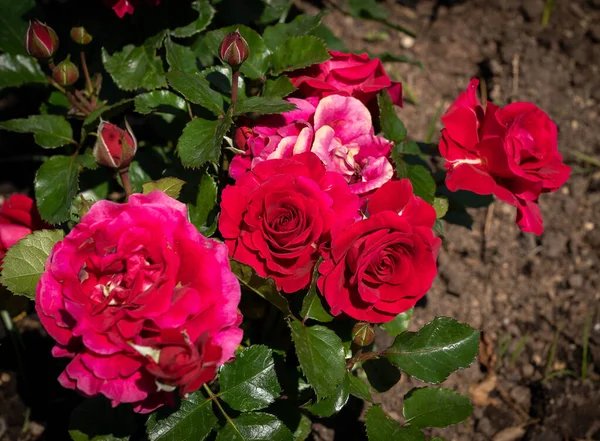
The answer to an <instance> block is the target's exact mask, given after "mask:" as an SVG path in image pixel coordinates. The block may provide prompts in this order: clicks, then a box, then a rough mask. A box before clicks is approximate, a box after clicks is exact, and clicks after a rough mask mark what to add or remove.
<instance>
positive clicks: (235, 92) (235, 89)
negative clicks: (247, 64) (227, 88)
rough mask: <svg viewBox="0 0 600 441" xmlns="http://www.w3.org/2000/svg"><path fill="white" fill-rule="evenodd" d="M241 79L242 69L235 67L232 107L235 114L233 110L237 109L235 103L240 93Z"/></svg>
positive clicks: (232, 77) (232, 83) (232, 78)
mask: <svg viewBox="0 0 600 441" xmlns="http://www.w3.org/2000/svg"><path fill="white" fill-rule="evenodd" d="M239 81H240V71H239V70H238V69H233V72H232V74H231V107H232V111H231V113H232V114H233V110H235V103H236V102H237V95H238V84H239Z"/></svg>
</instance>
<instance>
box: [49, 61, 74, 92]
mask: <svg viewBox="0 0 600 441" xmlns="http://www.w3.org/2000/svg"><path fill="white" fill-rule="evenodd" d="M70 58H71V57H70V56H68V57H67V59H66V60H64V61H61V62H60V63H58V64H57V65H56V66H55V67H54V69H52V78H54V81H56V82H57V83H58V84H60V85H61V86H70V85H71V84H74V83H75V81H77V80H78V79H79V69H78V68H77V66H75V65H74V64H73V63H72V62H71V60H70Z"/></svg>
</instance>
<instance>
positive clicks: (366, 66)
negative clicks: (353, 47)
mask: <svg viewBox="0 0 600 441" xmlns="http://www.w3.org/2000/svg"><path fill="white" fill-rule="evenodd" d="M329 55H331V58H330V59H329V60H327V61H325V62H324V63H321V64H315V65H314V66H310V67H307V68H305V69H301V70H297V71H294V72H291V73H288V74H287V76H288V77H290V79H291V80H292V83H293V84H294V86H296V87H297V88H298V89H299V93H298V94H299V96H301V97H303V98H306V97H311V96H316V97H319V98H322V97H325V96H328V95H332V94H338V95H346V96H353V97H354V98H358V99H359V100H360V101H362V102H363V103H364V104H365V105H369V107H371V106H370V104H373V102H372V101H373V100H374V99H375V97H376V96H377V92H379V91H380V90H381V89H387V90H388V92H389V93H390V95H391V97H392V101H393V102H394V104H396V105H398V106H401V105H402V83H399V82H395V81H392V80H390V78H389V77H388V75H387V73H386V72H385V69H384V68H383V64H382V63H381V60H380V59H379V58H375V59H373V60H371V59H370V58H369V55H367V53H363V54H360V55H358V54H346V53H344V52H335V51H329ZM375 107H376V106H375Z"/></svg>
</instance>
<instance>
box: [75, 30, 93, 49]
mask: <svg viewBox="0 0 600 441" xmlns="http://www.w3.org/2000/svg"><path fill="white" fill-rule="evenodd" d="M92 38H93V37H92V36H91V35H90V33H89V32H88V31H87V30H86V29H85V28H84V27H83V26H79V27H77V28H72V29H71V39H72V40H73V41H74V42H75V43H77V44H82V45H86V44H90V43H91V42H92Z"/></svg>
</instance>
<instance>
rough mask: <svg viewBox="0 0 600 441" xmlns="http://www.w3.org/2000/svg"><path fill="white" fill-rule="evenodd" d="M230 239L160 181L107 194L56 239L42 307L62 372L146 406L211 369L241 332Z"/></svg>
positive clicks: (65, 381)
mask: <svg viewBox="0 0 600 441" xmlns="http://www.w3.org/2000/svg"><path fill="white" fill-rule="evenodd" d="M239 301H240V287H239V283H238V281H237V279H236V277H235V275H234V274H233V273H232V272H231V269H230V267H229V260H228V258H227V247H226V246H225V245H223V244H220V243H219V242H217V241H214V240H211V239H206V238H205V237H204V236H202V235H201V234H200V233H198V231H197V230H196V228H195V227H194V226H193V225H192V224H191V223H190V222H189V221H188V220H187V212H186V208H185V205H184V204H182V203H180V202H178V201H176V200H174V199H172V198H170V197H168V196H167V195H165V194H164V193H162V192H160V191H154V192H152V193H150V194H147V195H139V194H134V195H132V196H131V197H130V198H129V201H128V202H127V203H125V204H116V203H113V202H109V201H100V202H97V203H96V204H94V205H93V206H92V208H91V209H90V211H89V212H88V213H87V214H86V215H85V216H83V217H82V218H81V222H80V223H79V224H77V225H76V226H75V228H74V229H73V230H72V231H71V232H70V233H69V234H68V235H67V236H66V237H65V239H64V240H62V241H61V242H59V243H57V244H56V245H55V247H54V249H53V250H52V253H51V254H50V257H49V258H48V261H47V262H46V269H45V272H44V273H43V274H42V277H41V280H40V282H39V284H38V287H37V295H36V310H37V312H38V315H39V317H40V320H41V322H42V324H43V325H44V327H45V328H46V330H47V331H48V333H49V334H50V335H51V336H52V337H53V338H54V339H55V340H56V346H55V347H54V348H53V351H52V352H53V354H54V355H55V356H65V357H70V358H72V359H73V360H72V361H71V362H70V363H69V365H68V366H67V368H66V369H65V371H64V372H63V373H62V374H61V375H60V377H59V382H60V383H61V384H62V385H63V386H64V387H67V388H71V389H75V390H77V391H79V392H81V393H82V394H84V395H86V396H91V395H96V394H103V395H105V396H106V397H108V398H109V399H110V400H111V401H112V403H113V405H115V406H116V405H117V404H119V403H132V404H133V405H134V409H135V410H136V411H137V412H149V411H151V410H153V409H155V408H156V407H158V406H160V405H162V404H164V403H168V402H169V401H170V400H171V399H172V391H173V389H175V388H176V387H179V391H180V393H182V394H184V393H187V392H190V391H192V390H195V389H197V388H198V387H199V386H200V385H201V384H203V383H205V382H206V381H208V380H210V379H211V378H213V377H214V375H215V373H216V369H217V368H218V366H220V365H221V364H223V363H224V362H226V361H227V360H229V359H230V358H231V357H232V356H233V352H234V350H235V348H236V347H237V346H238V344H239V343H240V341H241V338H242V331H241V329H239V328H238V325H239V324H240V322H241V319H242V317H241V315H240V314H239V312H238V309H237V307H238V303H239Z"/></svg>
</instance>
